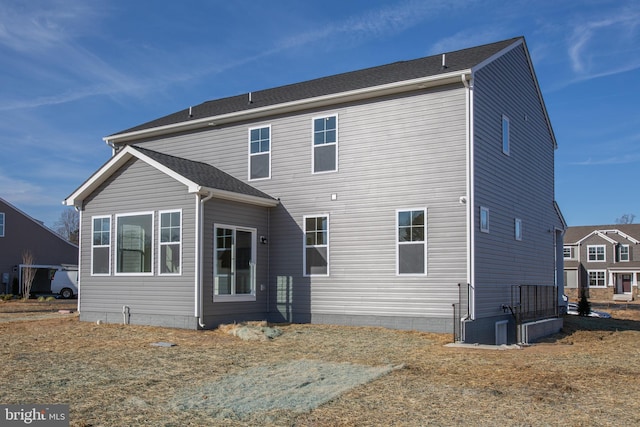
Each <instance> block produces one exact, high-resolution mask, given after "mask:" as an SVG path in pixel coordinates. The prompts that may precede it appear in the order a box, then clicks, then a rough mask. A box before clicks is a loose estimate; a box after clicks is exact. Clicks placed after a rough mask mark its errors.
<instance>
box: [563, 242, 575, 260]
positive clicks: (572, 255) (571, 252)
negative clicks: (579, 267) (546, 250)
mask: <svg viewBox="0 0 640 427" xmlns="http://www.w3.org/2000/svg"><path fill="white" fill-rule="evenodd" d="M565 249H569V256H568V257H566V256H564V250H565ZM575 254H576V250H575V247H574V246H570V245H564V246H563V247H562V257H563V258H564V259H576V256H575Z"/></svg>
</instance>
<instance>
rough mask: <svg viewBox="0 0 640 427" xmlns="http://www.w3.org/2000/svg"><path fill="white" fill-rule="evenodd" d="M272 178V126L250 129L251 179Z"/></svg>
mask: <svg viewBox="0 0 640 427" xmlns="http://www.w3.org/2000/svg"><path fill="white" fill-rule="evenodd" d="M267 178H271V126H264V127H258V128H251V129H249V179H250V180H254V179H267Z"/></svg>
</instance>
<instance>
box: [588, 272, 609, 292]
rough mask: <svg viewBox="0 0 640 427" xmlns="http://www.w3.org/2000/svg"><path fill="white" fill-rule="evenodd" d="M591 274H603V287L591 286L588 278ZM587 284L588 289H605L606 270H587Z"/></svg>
mask: <svg viewBox="0 0 640 427" xmlns="http://www.w3.org/2000/svg"><path fill="white" fill-rule="evenodd" d="M591 273H602V274H604V279H603V280H604V285H602V286H591V278H590V277H589V276H590V274H591ZM587 284H588V286H589V288H596V289H602V288H606V287H607V270H587Z"/></svg>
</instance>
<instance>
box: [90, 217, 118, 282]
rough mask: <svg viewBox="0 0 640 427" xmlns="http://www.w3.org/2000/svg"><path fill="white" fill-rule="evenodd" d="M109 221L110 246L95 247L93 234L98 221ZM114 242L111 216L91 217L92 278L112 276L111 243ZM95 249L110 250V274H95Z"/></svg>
mask: <svg viewBox="0 0 640 427" xmlns="http://www.w3.org/2000/svg"><path fill="white" fill-rule="evenodd" d="M105 218H106V219H108V220H109V244H108V245H94V244H93V233H94V232H95V223H94V221H95V220H96V219H105ZM112 241H113V223H112V221H111V215H96V216H92V217H91V276H111V262H112V261H111V260H112V258H111V242H112ZM95 248H108V251H109V272H108V273H94V272H93V250H94V249H95Z"/></svg>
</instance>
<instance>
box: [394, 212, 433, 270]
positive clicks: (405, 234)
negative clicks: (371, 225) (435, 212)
mask: <svg viewBox="0 0 640 427" xmlns="http://www.w3.org/2000/svg"><path fill="white" fill-rule="evenodd" d="M397 212H398V213H397V220H398V223H397V230H398V231H397V239H398V241H397V245H398V248H397V257H398V259H397V272H398V274H425V273H426V272H427V258H426V257H427V238H426V237H427V230H426V228H427V223H426V216H427V210H426V209H411V210H399V211H397Z"/></svg>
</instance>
